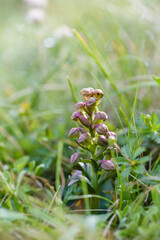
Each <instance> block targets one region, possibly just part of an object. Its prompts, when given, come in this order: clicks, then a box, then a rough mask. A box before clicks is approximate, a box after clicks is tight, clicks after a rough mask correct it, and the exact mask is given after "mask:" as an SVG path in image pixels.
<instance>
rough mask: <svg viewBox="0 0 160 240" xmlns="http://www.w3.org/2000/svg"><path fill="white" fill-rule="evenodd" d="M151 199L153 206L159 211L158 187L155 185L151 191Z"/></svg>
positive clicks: (159, 195)
mask: <svg viewBox="0 0 160 240" xmlns="http://www.w3.org/2000/svg"><path fill="white" fill-rule="evenodd" d="M152 199H153V203H154V205H156V206H157V207H158V208H159V209H160V185H156V186H154V187H153V189H152Z"/></svg>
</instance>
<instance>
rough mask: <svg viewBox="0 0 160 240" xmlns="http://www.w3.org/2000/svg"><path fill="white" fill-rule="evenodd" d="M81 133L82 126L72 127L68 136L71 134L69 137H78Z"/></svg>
mask: <svg viewBox="0 0 160 240" xmlns="http://www.w3.org/2000/svg"><path fill="white" fill-rule="evenodd" d="M79 134H80V128H72V129H71V130H70V131H69V134H68V136H69V137H78V136H79Z"/></svg>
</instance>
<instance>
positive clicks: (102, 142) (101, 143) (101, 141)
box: [97, 135, 108, 147]
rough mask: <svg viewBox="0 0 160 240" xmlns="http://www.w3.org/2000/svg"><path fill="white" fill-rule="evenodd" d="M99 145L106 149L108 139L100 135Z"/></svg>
mask: <svg viewBox="0 0 160 240" xmlns="http://www.w3.org/2000/svg"><path fill="white" fill-rule="evenodd" d="M97 143H98V145H100V146H101V147H106V146H107V145H108V139H107V138H106V136H104V135H100V136H99V137H98V141H97Z"/></svg>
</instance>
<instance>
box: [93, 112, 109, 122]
mask: <svg viewBox="0 0 160 240" xmlns="http://www.w3.org/2000/svg"><path fill="white" fill-rule="evenodd" d="M107 118H108V116H107V114H106V113H105V112H102V111H99V112H97V113H96V116H95V120H103V121H105V120H106V119H107Z"/></svg>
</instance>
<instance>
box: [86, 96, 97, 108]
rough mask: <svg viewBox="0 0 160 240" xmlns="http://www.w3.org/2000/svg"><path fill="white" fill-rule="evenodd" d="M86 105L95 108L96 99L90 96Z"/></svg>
mask: <svg viewBox="0 0 160 240" xmlns="http://www.w3.org/2000/svg"><path fill="white" fill-rule="evenodd" d="M86 106H87V108H88V109H94V108H95V106H96V99H95V98H93V97H90V98H89V99H88V101H87V102H86Z"/></svg>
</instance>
